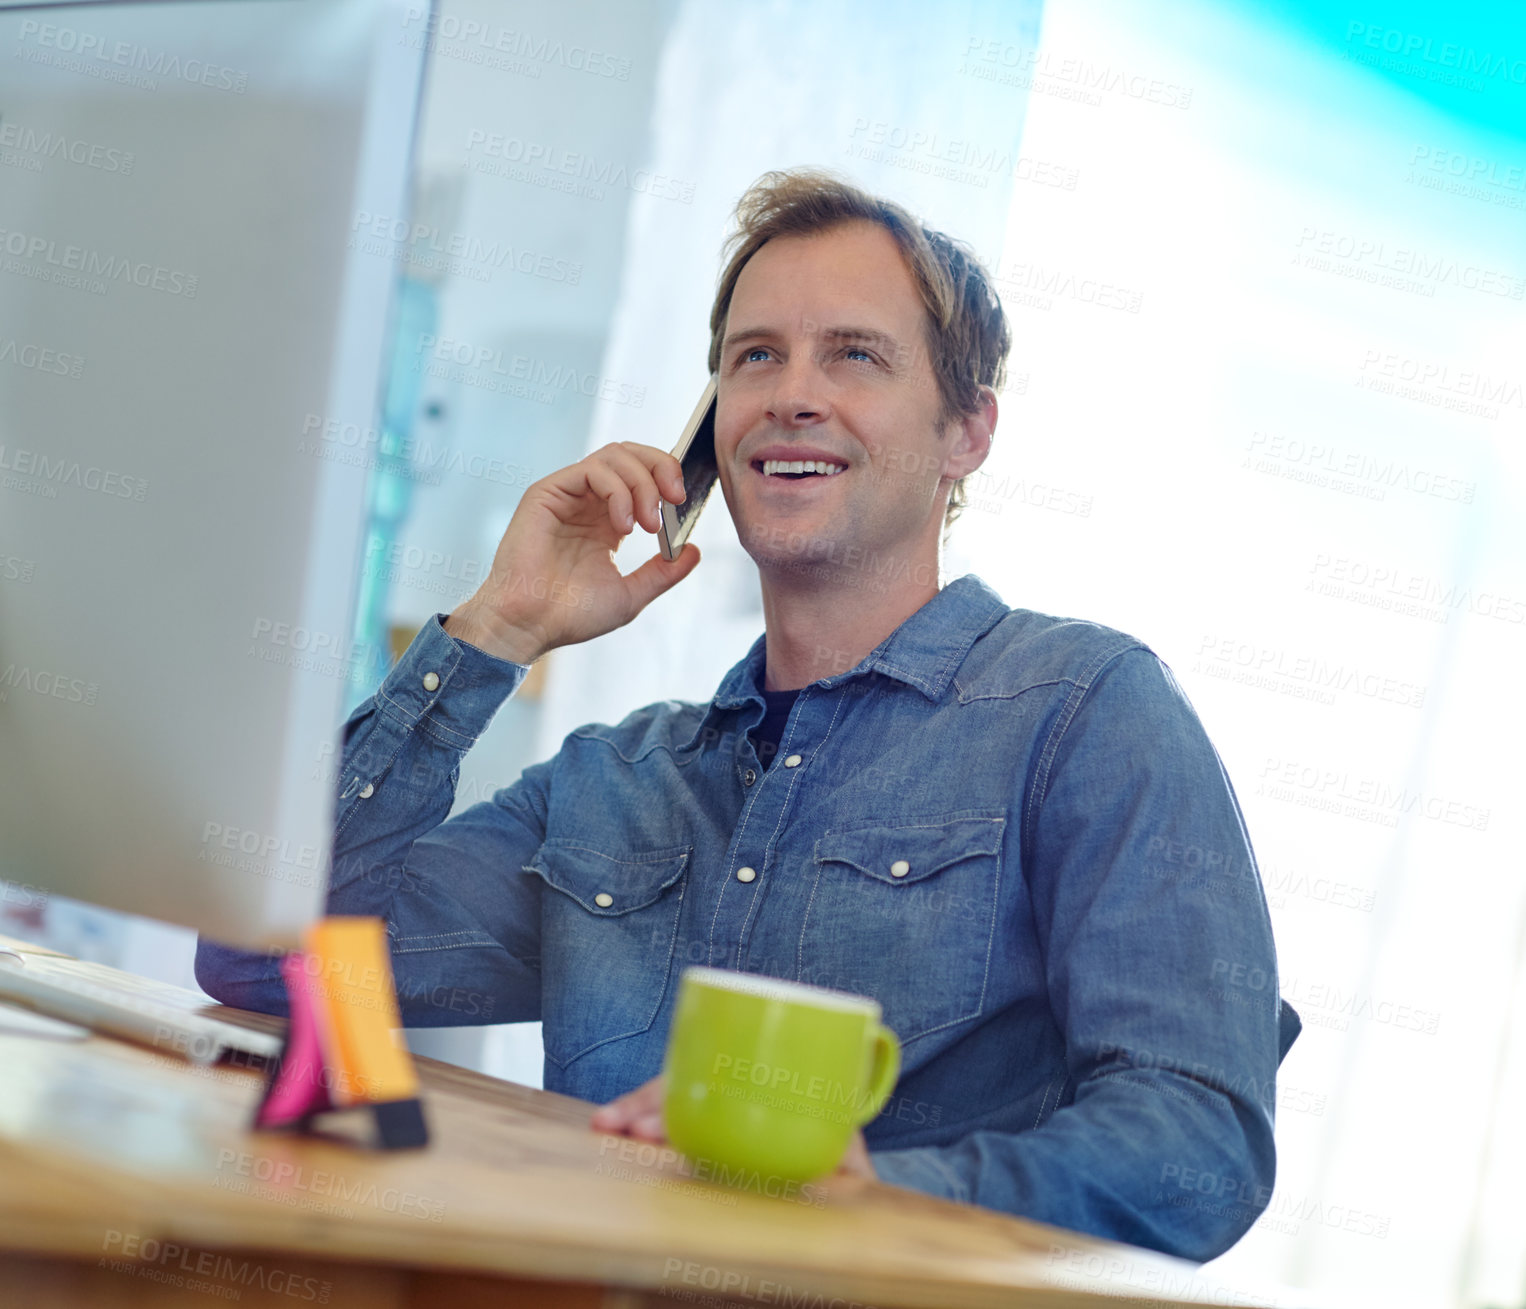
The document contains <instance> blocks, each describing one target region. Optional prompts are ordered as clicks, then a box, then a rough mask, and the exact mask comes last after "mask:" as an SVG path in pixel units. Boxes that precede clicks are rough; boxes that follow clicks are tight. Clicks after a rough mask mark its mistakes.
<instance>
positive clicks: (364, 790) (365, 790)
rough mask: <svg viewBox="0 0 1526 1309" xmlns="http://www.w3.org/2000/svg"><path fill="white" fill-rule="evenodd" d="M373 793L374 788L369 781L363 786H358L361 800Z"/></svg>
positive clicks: (368, 797) (374, 791) (367, 798)
mask: <svg viewBox="0 0 1526 1309" xmlns="http://www.w3.org/2000/svg"><path fill="white" fill-rule="evenodd" d="M375 794H376V788H375V787H374V786H372V785H371V783H370V782H367V783H366V784H365V785H364V786H363V787H361V788H360V798H361V799H362V800H369V799H370V798H371V797H372V796H373V795H375Z"/></svg>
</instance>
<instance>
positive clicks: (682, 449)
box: [657, 373, 719, 562]
mask: <svg viewBox="0 0 1526 1309" xmlns="http://www.w3.org/2000/svg"><path fill="white" fill-rule="evenodd" d="M673 457H674V458H675V459H677V460H678V462H679V463H680V464H681V465H682V466H683V473H684V502H683V503H682V504H681V505H670V504H669V503H668V502H667V501H666V500H664V501H662V506H661V509H662V512H661V515H660V516H661V518H662V525H661V526H660V527H659V528H658V529H657V544H658V545H660V546H661V547H662V557H663V558H664V559H667V560H669V561H670V562H671V561H672V560H674V559H677V558H678V552H679V551H680V550H682V549H683V548H684V542H685V541H687V540H688V539H689V533H690V532H692V531H693V530H694V524H695V523H696V522H698V521H699V512H700V510H701V509H703V508H704V507H705V501H706V500H708V499H709V498H710V492H711V491H712V490H714V488H715V481H716V478H717V477H718V476H719V470H718V469H717V468H716V464H715V374H714V373H711V374H710V380H709V381H708V382H707V383H705V390H704V393H703V394H702V395H701V396H700V397H699V403H698V404H697V405H695V406H694V412H693V413H692V414H690V415H689V421H688V422H687V423H685V424H684V430H683V434H682V435H681V436H680V437H679V438H678V444H677V445H675V446H674V447H673Z"/></svg>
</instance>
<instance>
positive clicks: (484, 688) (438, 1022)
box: [196, 615, 548, 1027]
mask: <svg viewBox="0 0 1526 1309" xmlns="http://www.w3.org/2000/svg"><path fill="white" fill-rule="evenodd" d="M528 674H529V668H528V666H526V665H524V664H516V663H510V662H508V661H505V660H501V659H497V658H494V657H493V656H492V655H489V654H487V653H485V652H483V651H481V650H478V649H477V648H476V647H474V646H471V645H469V644H467V643H466V642H464V641H457V640H455V639H453V638H452V637H451V636H450V635H449V634H448V633H447V632H446V631H445V629H444V627H443V626H442V625H441V616H440V615H436V616H434V617H433V618H431V619H430V621H429V623H428V624H427V625H426V626H425V627H424V628H423V629H421V630H420V632H419V634H418V635H417V636H416V637H415V638H414V640H413V643H412V644H411V645H410V646H409V647H408V650H407V652H406V653H405V654H404V655H403V657H402V658H401V659H400V660H399V661H398V663H397V665H396V666H395V667H394V668H393V669H392V671H391V672H390V673H389V674H388V675H387V677H386V679H385V680H384V681H383V682H382V685H381V686H380V687H379V688H378V690H377V692H376V694H375V695H374V696H372V697H371V698H370V699H368V700H366V701H365V702H364V703H363V704H361V705H360V706H359V707H357V708H356V710H355V712H354V713H353V714H351V715H350V717H349V719H348V721H347V722H346V723H345V726H344V746H343V751H342V754H341V760H340V767H339V772H338V777H337V783H336V789H337V792H338V794H337V797H336V800H335V810H334V823H335V836H334V847H333V857H332V862H331V868H330V873H329V890H328V901H327V908H326V912H327V913H329V914H361V915H370V916H375V917H379V918H382V919H383V920H384V921H385V922H386V925H387V934H388V938H389V943H390V946H391V953H392V968H393V977H394V981H395V983H396V987H397V993H398V1001H399V1007H400V1009H401V1013H402V1018H403V1022H404V1024H405V1025H406V1026H410V1027H443V1026H466V1025H473V1024H482V1023H506V1022H522V1021H533V1020H536V1019H538V1018H539V1017H540V957H539V956H540V899H539V897H540V891H539V888H540V879H539V878H537V877H535V876H534V875H532V874H529V873H526V872H525V871H524V868H523V865H524V864H526V863H527V862H529V859H530V857H531V855H532V854H533V853H534V852H535V851H536V850H537V849H539V848H540V846H541V845H542V844H543V843H544V840H545V815H546V805H545V794H544V785H545V778H546V774H547V771H548V770H547V767H546V765H544V764H541V765H535V766H532V767H531V768H527V769H526V770H525V771H524V773H523V775H522V776H521V777H520V778H519V780H518V781H516V782H515V783H514V784H513V785H512V786H509V787H506V788H504V789H502V790H500V791H498V792H496V793H495V794H494V796H493V798H492V799H491V800H489V801H483V802H482V803H480V804H476V805H473V806H472V807H471V808H469V809H467V810H465V811H464V812H462V813H460V814H458V815H456V817H454V818H450V819H448V820H447V817H446V816H447V815H448V814H449V813H450V810H451V807H452V805H453V804H454V802H455V791H456V783H457V781H458V779H459V776H460V762H461V758H462V756H463V755H464V754H465V753H466V752H467V750H469V749H470V748H471V746H472V745H473V743H474V742H475V741H476V740H477V738H478V737H479V736H480V735H481V733H482V732H483V731H484V730H485V729H486V728H487V726H488V724H489V723H490V722H491V721H492V719H493V716H494V715H495V714H496V713H497V712H498V709H499V708H500V707H501V706H502V704H503V703H504V701H505V700H507V699H508V698H509V696H510V695H512V694H513V693H514V692H515V691H516V690H517V689H518V688H519V686H520V685H521V683H522V682H523V681H524V679H525V677H526V676H527V675H528ZM280 959H281V954H280V952H271V953H264V952H251V951H244V950H235V949H232V948H230V947H227V946H223V945H220V944H218V943H216V942H213V941H209V940H207V939H206V938H201V939H199V940H198V942H197V950H196V980H197V982H198V983H200V985H201V986H202V988H203V989H204V990H206V992H207V993H208V994H209V995H211V996H213V997H214V998H216V999H218V1000H220V1001H222V1002H223V1003H225V1004H231V1005H237V1006H238V1007H240V1008H244V1009H254V1010H257V1011H260V1012H264V1013H274V1014H285V1013H286V991H285V986H284V983H283V982H282V980H281V976H280Z"/></svg>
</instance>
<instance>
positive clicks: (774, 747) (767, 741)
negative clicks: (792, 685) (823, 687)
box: [752, 687, 800, 769]
mask: <svg viewBox="0 0 1526 1309" xmlns="http://www.w3.org/2000/svg"><path fill="white" fill-rule="evenodd" d="M799 694H800V689H799V688H798V687H797V688H796V689H795V690H793V691H764V692H763V702H764V704H765V705H767V706H768V708H767V711H766V712H765V713H764V715H763V721H762V722H761V723H759V724H758V725H757V726H756V727H755V728H753V729H752V746H753V749H754V750H756V751H757V752H758V762H759V763H760V764H762V765H763V767H764V768H765V769H766V768H767V767H768V766H769V764H771V763H773V761H774V756H775V755H776V754H777V753H778V752H779V738H780V737H781V736H783V735H784V724H785V723H786V722H787V721H788V720H789V711H790V710H791V709H793V708H794V706H795V697H796V696H798V695H799Z"/></svg>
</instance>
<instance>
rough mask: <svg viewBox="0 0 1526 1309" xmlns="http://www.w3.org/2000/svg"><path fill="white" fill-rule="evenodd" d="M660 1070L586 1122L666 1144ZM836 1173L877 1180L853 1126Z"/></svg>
mask: <svg viewBox="0 0 1526 1309" xmlns="http://www.w3.org/2000/svg"><path fill="white" fill-rule="evenodd" d="M662 1088H663V1078H662V1074H661V1073H658V1074H657V1076H656V1077H654V1078H652V1080H651V1081H649V1082H643V1083H642V1084H641V1085H640V1086H638V1087H637V1088H636V1089H635V1090H634V1091H627V1092H626V1093H625V1094H624V1095H622V1096H617V1097H616V1098H615V1099H613V1100H611V1101H610V1102H609V1103H608V1104H606V1105H600V1106H599V1107H598V1108H597V1109H595V1110H594V1112H593V1118H592V1120H591V1122H590V1126H592V1127H593V1129H594V1131H596V1132H612V1133H614V1134H615V1135H616V1136H634V1137H638V1138H640V1139H641V1140H643V1141H651V1142H653V1143H654V1144H657V1145H663V1144H666V1142H667V1139H668V1136H667V1133H666V1132H665V1131H663V1128H662ZM834 1176H837V1177H866V1178H868V1179H869V1180H870V1181H871V1182H872V1181H876V1180H878V1179H877V1177H876V1175H875V1171H874V1165H873V1163H871V1162H870V1160H869V1147H868V1146H867V1145H866V1144H864V1134H863V1132H861V1131H857V1130H855V1131H854V1133H853V1139H852V1140H851V1141H850V1142H848V1152H847V1153H846V1154H845V1155H843V1158H842V1162H841V1163H840V1164H838V1165H837V1172H836V1173H835V1174H834Z"/></svg>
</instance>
